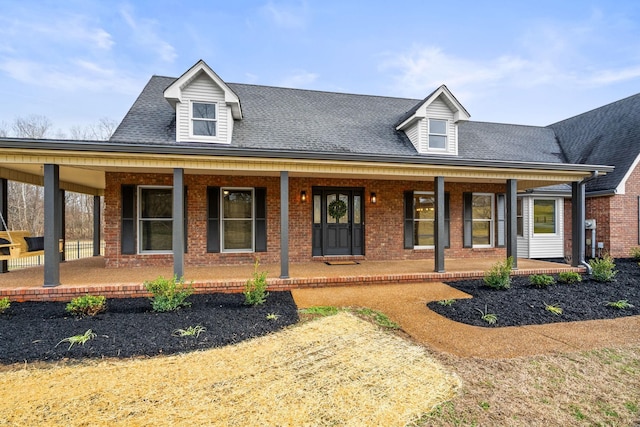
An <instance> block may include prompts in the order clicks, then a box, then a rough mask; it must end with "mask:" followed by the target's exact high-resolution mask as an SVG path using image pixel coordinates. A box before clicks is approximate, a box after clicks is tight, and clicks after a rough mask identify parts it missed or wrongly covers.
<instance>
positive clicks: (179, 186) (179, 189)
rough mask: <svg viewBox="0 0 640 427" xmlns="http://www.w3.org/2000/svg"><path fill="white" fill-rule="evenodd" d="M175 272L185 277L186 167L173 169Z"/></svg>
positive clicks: (179, 276)
mask: <svg viewBox="0 0 640 427" xmlns="http://www.w3.org/2000/svg"><path fill="white" fill-rule="evenodd" d="M172 212H173V227H172V229H173V242H172V243H173V246H172V248H173V274H174V276H176V277H177V278H178V279H180V278H182V277H184V169H182V168H175V169H174V170H173V210H172Z"/></svg>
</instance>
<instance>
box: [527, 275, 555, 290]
mask: <svg viewBox="0 0 640 427" xmlns="http://www.w3.org/2000/svg"><path fill="white" fill-rule="evenodd" d="M529 283H531V285H533V286H535V287H536V288H546V287H547V286H551V285H553V284H555V283H556V279H554V278H553V277H552V276H549V275H546V274H533V275H531V276H529Z"/></svg>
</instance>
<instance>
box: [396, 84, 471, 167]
mask: <svg viewBox="0 0 640 427" xmlns="http://www.w3.org/2000/svg"><path fill="white" fill-rule="evenodd" d="M469 117H470V116H469V113H468V112H467V110H466V109H465V108H464V107H463V106H462V104H460V103H459V102H458V100H457V99H456V98H455V96H453V94H452V93H451V92H450V91H449V89H448V88H447V87H446V86H445V85H442V86H440V87H439V88H438V89H436V90H435V91H433V92H432V93H431V94H430V95H429V96H427V97H426V98H425V99H424V100H423V101H422V102H420V103H419V104H418V105H416V106H415V107H414V108H413V109H412V110H410V111H409V112H407V113H406V114H405V115H404V117H402V119H401V120H400V124H399V125H398V126H396V130H399V131H403V132H404V133H405V134H406V135H407V137H408V138H409V140H410V141H411V143H412V144H413V146H414V147H415V148H416V150H417V151H418V153H420V154H442V155H454V156H455V155H457V154H458V122H460V121H463V120H469Z"/></svg>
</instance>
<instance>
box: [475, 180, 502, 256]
mask: <svg viewBox="0 0 640 427" xmlns="http://www.w3.org/2000/svg"><path fill="white" fill-rule="evenodd" d="M471 196H472V197H471V247H472V248H474V249H475V248H478V249H483V248H494V247H495V222H496V212H495V211H496V208H495V202H496V200H495V199H496V197H495V196H496V195H495V194H494V193H471ZM473 196H489V197H490V198H491V219H489V220H486V219H478V220H477V221H478V222H489V242H490V243H489V244H488V245H474V244H473V223H474V222H476V219H475V218H474V217H473Z"/></svg>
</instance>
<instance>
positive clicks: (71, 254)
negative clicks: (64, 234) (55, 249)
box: [8, 240, 104, 270]
mask: <svg viewBox="0 0 640 427" xmlns="http://www.w3.org/2000/svg"><path fill="white" fill-rule="evenodd" d="M100 255H104V241H102V242H100ZM92 256H93V241H91V240H67V241H65V243H64V259H65V260H67V261H71V260H74V259H80V258H89V257H92ZM42 264H44V256H42V255H38V256H31V257H24V258H16V259H10V260H9V261H8V268H9V270H18V269H20V268H27V267H35V266H38V265H42Z"/></svg>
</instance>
